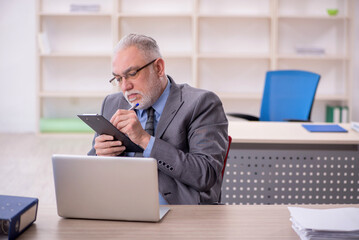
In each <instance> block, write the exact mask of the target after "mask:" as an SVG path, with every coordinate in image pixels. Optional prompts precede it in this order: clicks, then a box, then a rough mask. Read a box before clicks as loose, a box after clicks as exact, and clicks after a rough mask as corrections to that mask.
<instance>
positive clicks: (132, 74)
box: [109, 58, 157, 86]
mask: <svg viewBox="0 0 359 240" xmlns="http://www.w3.org/2000/svg"><path fill="white" fill-rule="evenodd" d="M156 60H157V58H156V59H154V60H152V61H151V62H149V63H147V64H146V65H144V66H143V67H140V68H138V69H137V70H132V71H130V72H128V73H126V74H125V75H124V76H120V75H116V76H114V77H113V78H111V79H110V81H109V82H110V83H112V85H113V86H118V83H120V82H121V81H122V79H123V78H125V79H132V78H134V77H136V75H137V73H138V72H139V71H141V70H142V69H144V68H146V67H148V66H150V65H151V64H152V63H154V62H155V61H156ZM114 80H117V81H114Z"/></svg>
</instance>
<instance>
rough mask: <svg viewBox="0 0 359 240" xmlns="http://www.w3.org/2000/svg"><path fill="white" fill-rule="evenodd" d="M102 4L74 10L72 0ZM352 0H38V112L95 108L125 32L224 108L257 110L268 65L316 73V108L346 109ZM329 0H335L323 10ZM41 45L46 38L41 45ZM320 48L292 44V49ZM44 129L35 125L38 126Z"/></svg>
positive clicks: (60, 114)
mask: <svg viewBox="0 0 359 240" xmlns="http://www.w3.org/2000/svg"><path fill="white" fill-rule="evenodd" d="M71 4H78V5H86V4H88V5H96V6H99V9H100V10H99V11H98V12H70V5H71ZM351 5H352V0H302V1H296V0H253V1H246V0H221V1H213V0H171V1H169V0H152V1H147V0H64V1H56V0H38V12H37V19H38V33H39V51H38V106H39V107H38V110H39V112H38V117H39V122H40V119H46V118H71V117H72V118H75V117H76V114H79V113H83V112H92V113H96V112H99V111H100V105H101V102H102V100H103V98H104V97H105V96H106V95H107V94H109V93H111V92H114V91H118V90H117V89H112V87H111V86H110V84H108V83H107V78H110V77H111V57H112V48H113V46H114V45H115V44H116V43H117V42H118V41H119V39H120V38H121V37H122V36H124V35H126V34H128V33H131V32H137V33H142V34H147V35H150V36H152V37H154V38H155V39H156V40H157V42H158V44H159V46H160V48H161V51H162V53H163V55H164V58H165V60H166V73H167V74H169V75H171V76H172V77H173V78H174V79H175V81H176V82H177V83H188V84H190V85H192V86H195V87H199V88H204V89H208V90H211V91H214V92H216V93H217V94H218V95H219V96H220V98H221V99H222V101H223V103H224V107H225V110H226V111H228V112H233V111H235V112H243V113H249V114H255V115H258V114H259V109H260V101H261V97H262V91H263V87H264V78H265V73H266V71H268V70H276V69H302V70H309V71H313V72H317V73H319V74H321V76H322V78H321V80H320V84H319V87H318V91H317V95H316V101H315V104H314V108H313V112H312V120H313V121H324V120H325V105H326V104H336V105H346V106H348V107H349V112H350V111H351V85H352V80H351V71H352V69H351V68H352V66H351V64H352V63H351V55H350V52H351V39H352V36H351V32H352V30H351V25H350V24H351V19H352V16H353V13H352V12H351V11H353V10H352V8H351ZM327 8H337V9H339V13H338V15H337V16H328V14H327V12H326V10H327ZM44 45H45V47H44ZM298 48H304V49H313V48H314V49H317V50H318V49H319V50H321V51H323V52H324V53H323V54H317V55H316V54H298V53H297V52H296V49H298ZM39 131H40V128H39Z"/></svg>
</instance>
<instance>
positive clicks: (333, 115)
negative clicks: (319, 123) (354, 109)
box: [326, 105, 349, 123]
mask: <svg viewBox="0 0 359 240" xmlns="http://www.w3.org/2000/svg"><path fill="white" fill-rule="evenodd" d="M326 122H329V123H348V122H349V109H348V107H347V106H330V105H327V106H326Z"/></svg>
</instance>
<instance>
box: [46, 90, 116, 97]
mask: <svg viewBox="0 0 359 240" xmlns="http://www.w3.org/2000/svg"><path fill="white" fill-rule="evenodd" d="M111 93H112V92H49V91H46V92H39V96H40V97H41V98H104V97H106V96H107V95H109V94H111Z"/></svg>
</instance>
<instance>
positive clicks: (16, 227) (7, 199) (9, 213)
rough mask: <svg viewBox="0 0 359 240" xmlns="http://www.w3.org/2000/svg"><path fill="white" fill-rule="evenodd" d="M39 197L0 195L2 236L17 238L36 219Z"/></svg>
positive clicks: (0, 229) (0, 232) (0, 234)
mask: <svg viewBox="0 0 359 240" xmlns="http://www.w3.org/2000/svg"><path fill="white" fill-rule="evenodd" d="M38 205H39V200H38V199H37V198H29V197H16V196H6V195H0V237H1V236H4V235H5V236H8V239H9V240H12V239H15V238H16V237H17V236H19V235H20V234H21V233H23V232H24V231H25V230H26V229H27V228H28V227H30V226H31V224H32V223H33V222H35V220H36V215H37V208H38Z"/></svg>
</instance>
